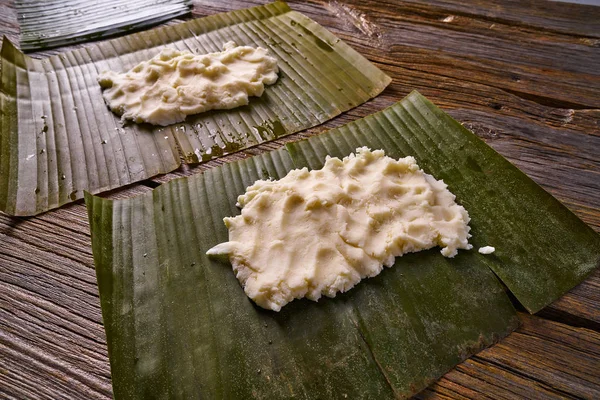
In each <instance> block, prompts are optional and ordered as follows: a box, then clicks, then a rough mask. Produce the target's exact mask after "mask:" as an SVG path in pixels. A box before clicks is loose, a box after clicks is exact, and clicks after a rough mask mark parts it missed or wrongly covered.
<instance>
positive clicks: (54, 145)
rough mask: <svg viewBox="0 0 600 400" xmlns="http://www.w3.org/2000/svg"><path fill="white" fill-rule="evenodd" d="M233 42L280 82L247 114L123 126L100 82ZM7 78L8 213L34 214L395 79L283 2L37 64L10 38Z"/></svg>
mask: <svg viewBox="0 0 600 400" xmlns="http://www.w3.org/2000/svg"><path fill="white" fill-rule="evenodd" d="M229 40H233V41H235V42H236V43H238V44H240V45H242V44H244V45H251V46H262V47H265V48H268V49H269V50H270V52H271V53H272V55H273V56H274V57H276V58H277V59H278V64H279V66H280V70H281V72H280V75H279V79H278V81H277V82H276V83H275V84H274V85H271V86H268V87H267V88H266V89H265V93H264V94H263V96H261V97H260V98H251V100H250V104H249V105H248V106H244V107H240V108H237V109H233V110H221V111H214V112H208V113H203V114H198V115H195V116H190V117H188V118H187V119H186V121H185V122H184V123H180V124H176V125H172V126H170V127H166V128H163V127H156V126H151V125H148V124H140V125H137V124H128V125H125V126H122V125H121V124H120V121H119V117H118V116H116V115H114V114H113V113H112V112H110V110H108V108H107V107H106V106H105V104H104V100H103V98H102V92H101V89H100V86H99V85H98V83H97V82H96V77H97V75H98V73H99V72H101V71H102V70H107V69H110V70H114V71H124V70H128V69H130V68H131V67H133V66H134V65H136V64H138V63H139V62H141V61H143V60H147V59H149V58H151V57H153V56H154V55H156V54H157V53H158V52H159V51H160V49H161V48H163V47H165V46H171V47H175V48H177V49H179V50H184V49H185V50H192V51H194V52H197V53H207V52H213V51H220V50H222V46H223V44H224V43H226V42H227V41H229ZM0 61H1V64H0V65H1V71H0V72H1V75H0V92H1V93H2V96H1V97H0V111H1V114H0V119H1V123H2V125H1V129H0V211H4V212H6V213H8V214H12V215H33V214H37V213H40V212H43V211H47V210H49V209H52V208H56V207H59V206H61V205H63V204H66V203H68V202H71V201H74V200H77V199H79V198H82V197H83V191H84V190H86V191H89V192H91V193H99V192H102V191H105V190H109V189H114V188H117V187H120V186H123V185H127V184H129V183H133V182H136V181H139V180H142V179H146V178H148V177H151V176H154V175H157V174H161V173H165V172H169V171H172V170H174V169H176V168H178V166H179V165H180V156H181V157H182V158H183V159H184V161H185V162H187V163H198V162H201V161H207V160H209V159H212V158H215V157H218V156H221V155H224V154H228V153H231V152H234V151H237V150H240V149H243V148H246V147H249V146H253V145H256V144H258V143H262V142H265V141H269V140H273V139H275V138H277V137H280V136H283V135H288V134H291V133H294V132H298V131H300V130H303V129H306V128H309V127H312V126H315V125H318V124H320V123H323V122H325V121H327V120H328V119H330V118H332V117H334V116H336V115H338V114H340V113H341V112H343V111H346V110H348V109H350V108H352V107H355V106H357V105H360V104H362V103H363V102H365V101H367V100H368V99H370V98H372V97H374V96H376V95H377V94H379V93H380V92H381V91H382V90H383V89H384V88H385V87H386V86H387V85H388V84H389V82H390V78H389V77H388V76H387V75H385V74H384V73H383V72H381V71H380V70H379V69H378V68H377V67H375V66H374V65H373V64H371V63H370V62H369V61H368V60H366V59H365V58H363V57H362V56H360V55H359V54H358V53H356V52H355V51H354V50H352V49H351V48H350V47H349V46H347V45H346V44H345V43H343V42H341V41H340V40H339V39H337V38H336V37H335V36H333V35H332V34H331V33H330V32H328V31H327V30H325V29H324V28H323V27H321V26H319V25H318V24H316V23H315V22H313V21H312V20H310V19H309V18H308V17H306V16H304V15H302V14H299V13H296V12H294V11H291V10H290V9H289V7H288V6H287V5H286V4H285V3H283V2H276V3H272V4H268V5H265V6H260V7H254V8H250V9H244V10H238V11H233V12H229V13H225V14H216V15H212V16H209V17H206V18H200V19H196V20H191V21H188V22H185V23H181V24H176V25H171V26H167V27H161V28H156V29H153V30H150V31H146V32H140V33H136V34H132V35H129V36H125V37H122V38H119V39H113V40H110V41H106V42H101V43H97V44H93V45H91V46H90V47H86V48H82V49H77V50H73V51H70V52H66V53H63V54H60V55H57V56H52V57H49V58H47V59H43V60H37V59H32V58H30V57H28V56H26V55H24V54H23V53H22V52H20V51H19V50H18V49H16V48H15V47H14V46H13V45H12V44H11V43H10V42H9V41H8V40H7V39H6V38H4V42H3V45H2V51H1V59H0Z"/></svg>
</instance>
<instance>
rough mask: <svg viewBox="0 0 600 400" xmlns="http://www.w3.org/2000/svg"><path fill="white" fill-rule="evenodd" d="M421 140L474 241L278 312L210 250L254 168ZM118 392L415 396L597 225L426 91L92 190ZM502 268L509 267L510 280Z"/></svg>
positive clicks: (404, 147)
mask: <svg viewBox="0 0 600 400" xmlns="http://www.w3.org/2000/svg"><path fill="white" fill-rule="evenodd" d="M360 146H368V147H370V148H372V149H384V150H385V151H386V154H388V155H389V156H391V157H394V158H398V157H404V156H407V155H413V156H415V158H416V159H417V161H418V162H419V165H420V166H421V167H422V168H423V169H424V170H425V172H427V173H430V174H432V175H433V176H435V177H436V178H437V179H443V180H444V181H445V182H446V184H448V186H449V189H450V190H451V191H452V192H453V193H454V194H456V195H457V201H458V202H459V203H460V204H462V205H463V206H465V208H466V209H467V210H468V211H469V214H470V216H471V219H472V220H471V227H472V231H471V232H472V234H473V237H472V239H471V243H472V244H473V245H474V248H475V249H476V248H478V247H482V246H485V245H492V246H494V247H496V252H495V253H494V254H493V255H491V256H489V255H488V256H484V255H481V254H478V253H477V252H476V251H474V250H472V251H460V252H459V255H458V256H457V257H455V258H454V259H446V258H444V257H442V256H441V255H440V254H439V252H438V251H437V250H435V249H433V250H430V251H426V252H421V253H415V254H410V255H406V256H404V257H400V258H398V259H397V260H396V264H395V266H394V267H392V268H390V269H386V270H384V271H383V272H382V273H381V274H380V275H379V276H377V277H375V278H371V279H366V280H363V281H362V282H360V283H359V284H358V285H357V286H356V287H355V288H353V289H352V290H350V291H349V292H347V293H344V294H341V295H338V296H337V297H336V298H335V299H322V300H321V301H319V302H318V303H315V302H311V301H308V300H295V301H293V302H292V303H290V304H289V305H287V306H286V307H284V308H283V309H282V311H281V312H280V313H274V312H271V311H266V310H263V309H260V308H259V307H257V306H255V305H254V304H253V303H252V301H251V300H249V299H248V298H247V297H246V296H245V294H244V292H243V290H242V288H241V287H240V286H239V283H238V281H237V279H236V278H235V276H234V274H233V273H232V271H231V268H230V266H229V265H228V264H220V263H218V262H216V261H214V260H211V259H209V258H208V257H207V256H206V255H205V252H206V250H208V249H209V248H210V247H212V246H214V245H215V244H217V243H220V242H223V241H226V240H227V237H228V233H227V229H226V228H225V226H224V224H223V222H222V219H223V217H226V216H232V215H237V214H238V213H239V210H238V209H237V208H236V206H235V203H236V199H237V196H238V195H239V194H242V193H244V191H245V189H246V187H247V186H249V185H251V184H252V183H253V182H254V181H255V180H257V179H266V178H275V179H277V178H280V177H282V176H284V175H285V174H286V173H287V172H288V171H289V170H291V169H294V168H301V167H305V166H306V167H308V168H310V169H315V168H321V167H322V165H323V162H324V160H325V156H326V155H331V156H337V157H343V156H345V155H348V154H349V153H351V152H353V151H354V150H355V149H356V148H357V147H360ZM86 205H87V207H88V213H89V219H90V227H91V232H92V247H93V254H94V263H95V266H96V272H97V277H98V284H99V290H100V299H101V305H102V313H103V319H104V324H105V329H106V333H107V340H108V346H109V354H110V361H111V369H112V377H113V388H114V393H115V396H116V397H131V398H144V397H145V396H147V395H149V394H152V395H155V396H157V395H158V396H165V397H182V398H195V397H199V396H205V397H226V398H230V397H235V398H249V397H253V398H280V397H281V398H285V397H291V396H296V397H306V398H314V397H317V396H318V397H320V398H334V397H339V396H340V395H346V396H348V397H349V398H352V397H370V398H388V397H397V398H403V397H408V396H410V395H412V394H415V393H417V392H418V391H420V390H422V389H423V388H425V387H426V386H427V385H429V384H430V383H431V382H433V381H434V380H436V379H437V378H439V377H440V376H441V375H442V374H444V373H445V372H446V371H447V370H449V369H450V368H452V367H453V366H454V365H456V364H457V363H459V362H461V361H462V360H464V359H466V358H467V357H469V356H470V355H472V354H474V353H476V352H478V351H479V350H481V349H483V348H485V347H486V346H489V345H491V344H493V343H495V342H496V341H498V340H499V339H501V338H502V337H504V336H506V335H508V334H509V333H510V332H511V331H512V330H514V329H516V327H517V325H518V320H517V318H516V314H515V311H514V308H513V306H512V304H511V302H510V299H509V297H508V295H507V294H506V293H505V291H504V288H503V285H502V284H501V282H502V283H504V284H505V285H506V287H507V288H508V290H510V291H511V292H512V293H513V294H514V295H515V297H516V298H517V299H518V301H519V302H520V303H521V304H523V305H524V306H525V307H526V308H527V309H528V310H529V311H530V312H532V313H533V312H536V311H538V310H539V309H541V308H543V307H544V306H546V305H547V304H549V303H550V302H552V301H554V300H555V299H557V298H558V297H560V296H561V295H562V294H564V293H565V292H566V291H568V290H569V289H570V288H572V287H573V286H575V285H576V284H577V283H579V282H581V281H582V280H583V279H584V278H585V277H586V276H587V275H588V274H589V273H590V272H591V271H592V270H593V269H594V268H595V267H596V266H597V265H598V263H599V260H600V236H599V235H598V234H596V233H595V232H594V231H593V230H592V229H591V228H590V227H588V226H587V225H586V224H585V223H583V222H582V221H581V220H579V219H578V218H577V217H576V216H575V215H574V214H573V213H571V212H570V211H569V210H568V209H567V208H566V207H565V206H563V205H562V204H561V203H560V202H558V201H557V200H556V199H554V198H553V197H552V196H551V195H550V194H548V193H547V192H545V191H544V190H543V189H542V188H541V187H539V186H538V185H536V184H535V183H534V182H533V181H532V180H531V179H530V178H528V177H527V176H526V175H525V174H523V173H522V172H521V171H519V170H518V169H517V168H516V167H514V166H513V165H512V164H510V163H509V162H508V161H507V160H505V159H504V158H503V157H502V156H501V155H499V154H498V153H496V152H495V151H494V150H493V149H492V148H490V147H489V146H487V145H486V144H485V143H484V142H483V141H481V140H480V139H479V138H478V137H477V136H475V135H474V134H473V133H471V132H469V131H468V130H466V129H465V128H464V127H462V126H461V125H460V124H459V123H458V122H456V121H455V120H453V119H452V118H451V117H450V116H448V115H447V114H445V113H444V112H443V111H442V110H440V109H439V108H437V107H436V106H434V105H433V104H432V103H430V102H429V101H428V100H427V99H426V98H424V97H423V96H421V95H420V94H419V93H417V92H413V93H411V94H410V95H409V96H407V97H406V98H405V99H404V100H402V101H401V102H398V103H396V104H395V105H393V106H392V107H390V108H388V109H386V110H384V111H381V112H379V113H376V114H373V115H371V116H369V117H366V118H363V119H361V120H357V121H354V122H351V123H349V124H347V125H345V126H343V127H340V128H337V129H333V130H330V131H328V132H326V133H323V134H320V135H317V136H314V137H311V138H310V139H307V140H303V141H299V142H295V143H290V144H288V145H287V146H286V147H285V148H282V149H279V150H276V151H272V152H269V153H264V154H261V155H258V156H255V157H252V158H249V159H246V160H242V161H238V162H233V163H228V164H225V165H223V166H220V167H217V168H213V169H210V170H208V171H206V172H204V173H203V174H199V175H195V176H192V177H188V178H180V179H175V180H173V181H170V182H168V183H166V184H163V185H161V186H160V187H158V188H156V189H155V190H153V191H152V192H148V193H146V194H143V195H140V196H136V197H133V198H130V199H126V200H114V201H112V200H107V199H102V198H100V197H97V196H92V195H89V194H88V195H86ZM500 281H501V282H500Z"/></svg>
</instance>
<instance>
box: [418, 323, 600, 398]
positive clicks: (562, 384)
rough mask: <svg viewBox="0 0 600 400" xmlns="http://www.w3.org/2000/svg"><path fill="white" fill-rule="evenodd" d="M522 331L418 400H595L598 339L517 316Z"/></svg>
mask: <svg viewBox="0 0 600 400" xmlns="http://www.w3.org/2000/svg"><path fill="white" fill-rule="evenodd" d="M520 318H521V322H522V326H521V327H520V328H519V329H518V330H517V331H516V332H514V333H513V334H512V335H510V336H509V337H507V338H506V340H503V341H502V342H501V343H499V344H497V345H496V346H494V347H492V348H490V349H487V350H484V351H482V352H480V353H479V354H477V355H476V356H474V357H472V358H471V359H469V360H467V361H466V362H464V363H462V364H461V365H459V366H458V367H457V368H455V369H454V370H452V371H450V372H449V373H447V374H446V375H445V376H444V377H443V378H442V379H440V380H439V381H438V382H437V383H435V384H434V385H432V386H430V387H429V388H428V389H426V390H425V391H424V392H422V393H420V394H419V395H418V396H417V398H420V399H444V398H452V399H460V398H494V399H522V398H531V399H534V398H535V399H539V398H544V399H546V398H548V399H554V398H556V399H558V398H561V399H564V398H587V399H597V398H599V397H600V369H599V368H598V365H600V352H599V351H598V349H600V334H599V333H598V332H595V331H592V330H588V329H583V328H574V327H571V326H568V325H564V324H560V323H557V322H552V321H547V320H544V319H542V318H538V317H536V316H531V315H528V314H521V315H520Z"/></svg>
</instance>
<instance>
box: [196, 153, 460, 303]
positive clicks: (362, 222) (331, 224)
mask: <svg viewBox="0 0 600 400" xmlns="http://www.w3.org/2000/svg"><path fill="white" fill-rule="evenodd" d="M238 207H241V208H242V212H241V215H239V216H237V217H232V218H225V219H224V221H225V225H226V226H227V228H229V241H228V242H225V243H221V244H219V245H217V246H215V247H213V248H212V249H210V250H209V251H208V253H207V254H209V255H226V256H228V257H229V260H230V261H231V264H232V265H233V270H234V271H235V274H236V276H237V278H238V280H239V281H240V283H241V284H242V286H243V287H244V291H245V292H246V294H247V295H248V297H250V298H251V299H252V300H254V301H255V302H256V304H258V305H259V306H261V307H263V308H267V309H271V310H274V311H279V310H280V309H281V307H283V306H284V305H286V304H287V303H289V302H290V301H292V300H293V299H294V298H302V297H307V298H309V299H311V300H314V301H317V300H318V299H319V298H320V297H321V296H322V295H326V296H329V297H335V295H336V293H338V292H345V291H347V290H349V289H351V288H352V287H353V286H354V285H356V284H357V283H358V282H359V281H360V280H361V279H363V278H365V277H373V276H375V275H377V274H379V273H380V272H381V271H382V269H383V266H384V265H385V266H387V267H391V266H392V265H393V264H394V258H395V257H397V256H400V255H402V254H405V253H410V252H417V251H420V250H425V249H429V248H432V247H435V246H440V247H442V250H441V253H442V254H443V255H444V256H446V257H454V256H455V255H456V254H457V249H470V248H471V245H470V244H469V243H468V239H469V237H470V235H469V230H470V228H469V226H468V223H469V215H468V213H467V211H466V210H465V209H464V208H463V207H462V206H459V205H458V204H456V202H455V196H454V195H453V194H452V193H450V191H449V190H448V189H447V186H446V184H444V182H443V181H438V180H436V179H435V178H434V177H432V176H431V175H428V174H426V173H424V172H423V171H422V170H421V169H419V166H418V165H417V163H416V161H415V159H414V158H413V157H405V158H401V159H399V160H394V159H392V158H390V157H387V156H385V153H384V151H383V150H375V151H371V150H369V149H368V148H366V147H362V148H359V149H357V150H356V155H355V154H351V155H349V156H348V157H345V158H344V159H343V160H340V159H339V158H330V157H329V156H328V157H327V159H326V162H325V166H324V167H323V169H321V170H313V171H308V170H307V169H306V168H304V169H299V170H293V171H290V172H289V173H288V174H287V175H286V176H285V177H283V178H282V179H280V180H278V181H265V180H259V181H257V182H255V183H254V184H253V185H252V186H250V187H248V188H247V190H246V193H245V194H243V195H241V196H239V198H238Z"/></svg>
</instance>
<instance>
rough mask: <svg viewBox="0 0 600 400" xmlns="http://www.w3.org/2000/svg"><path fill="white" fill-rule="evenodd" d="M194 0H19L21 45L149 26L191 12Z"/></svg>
mask: <svg viewBox="0 0 600 400" xmlns="http://www.w3.org/2000/svg"><path fill="white" fill-rule="evenodd" d="M191 5H192V2H191V0H136V1H131V0H113V1H110V2H108V3H107V2H103V1H97V0H50V1H39V0H16V1H15V8H16V9H17V19H18V21H19V25H20V28H21V43H20V44H21V49H23V50H24V51H31V50H41V49H50V48H53V47H59V46H64V45H73V44H75V43H81V42H87V41H89V40H95V39H101V38H104V37H108V36H114V35H117V34H120V33H125V32H130V31H132V30H137V29H141V28H147V27H150V26H153V25H157V24H159V23H161V22H164V21H168V20H170V19H171V18H175V17H179V16H181V15H184V14H187V13H189V12H190V6H191Z"/></svg>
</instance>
